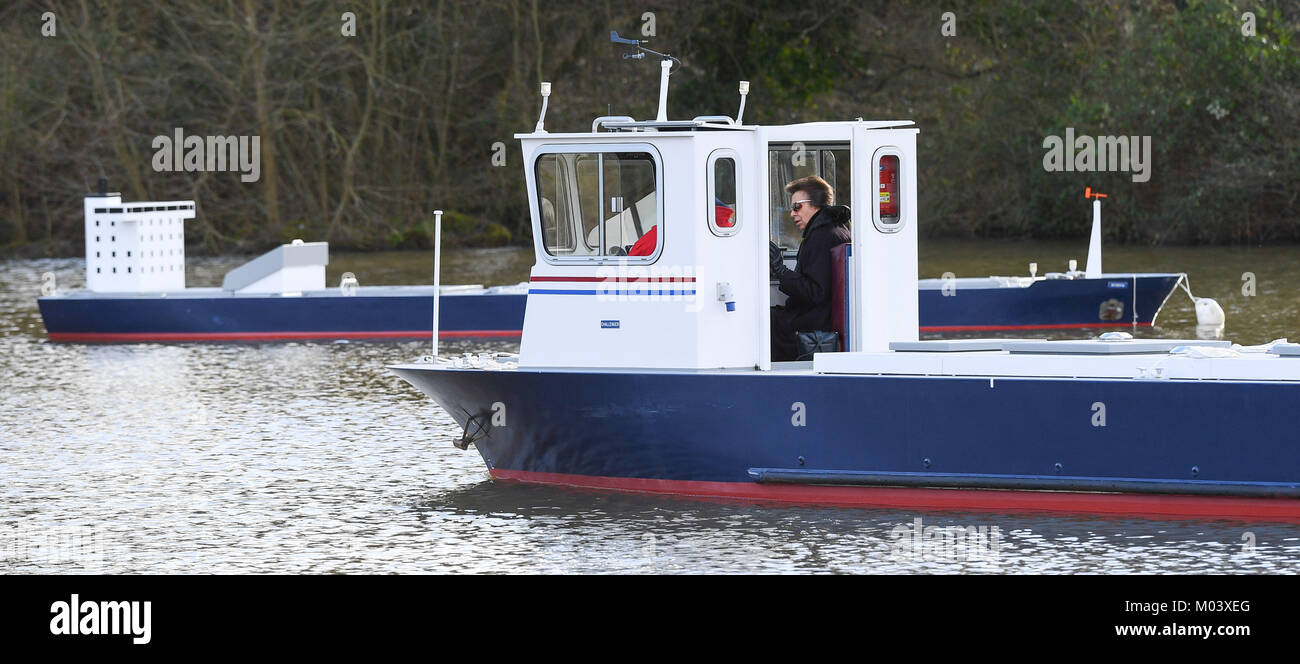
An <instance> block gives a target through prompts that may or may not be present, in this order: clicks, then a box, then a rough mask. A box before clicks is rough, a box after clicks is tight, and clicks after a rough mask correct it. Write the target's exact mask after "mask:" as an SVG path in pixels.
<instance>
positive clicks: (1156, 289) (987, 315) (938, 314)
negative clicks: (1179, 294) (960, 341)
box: [918, 274, 1181, 332]
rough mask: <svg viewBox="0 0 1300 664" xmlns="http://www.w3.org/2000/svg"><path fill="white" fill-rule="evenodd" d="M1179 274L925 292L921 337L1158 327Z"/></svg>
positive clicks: (921, 295)
mask: <svg viewBox="0 0 1300 664" xmlns="http://www.w3.org/2000/svg"><path fill="white" fill-rule="evenodd" d="M1180 278H1181V275H1178V274H1147V275H1128V276H1125V275H1114V276H1111V277H1103V278H1099V279H1045V280H1040V281H1036V282H1034V283H1033V285H1031V286H1029V287H1027V288H981V289H975V290H966V289H962V288H960V287H958V288H955V289H948V290H947V291H946V292H947V293H949V294H948V295H945V294H944V293H945V291H944V290H943V289H922V290H920V291H919V301H918V306H919V311H918V313H919V315H920V319H921V331H922V332H956V331H966V330H1030V329H1052V328H1084V327H1131V326H1135V325H1136V326H1138V327H1147V326H1150V325H1153V324H1154V323H1155V320H1156V315H1157V314H1158V313H1159V312H1160V308H1161V307H1163V306H1164V303H1165V300H1167V299H1168V298H1169V296H1170V295H1171V294H1172V293H1173V292H1174V289H1175V288H1177V287H1178V280H1179V279H1180Z"/></svg>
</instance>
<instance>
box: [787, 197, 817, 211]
mask: <svg viewBox="0 0 1300 664" xmlns="http://www.w3.org/2000/svg"><path fill="white" fill-rule="evenodd" d="M811 202H812V199H811V198H805V199H803V200H802V201H795V202H794V203H793V204H792V205H790V209H791V210H794V211H795V212H798V211H799V208H801V207H803V204H804V203H811Z"/></svg>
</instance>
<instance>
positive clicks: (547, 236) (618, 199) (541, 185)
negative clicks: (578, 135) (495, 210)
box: [534, 149, 662, 262]
mask: <svg viewBox="0 0 1300 664" xmlns="http://www.w3.org/2000/svg"><path fill="white" fill-rule="evenodd" d="M534 170H535V177H536V186H537V197H538V201H537V205H538V211H539V213H540V226H541V238H542V247H543V249H545V250H546V254H547V255H549V256H552V257H555V258H557V259H569V258H572V259H582V260H584V261H597V262H605V261H609V262H613V261H612V260H610V259H615V258H617V259H618V260H621V261H628V260H632V261H636V259H637V258H638V257H641V258H643V260H642V261H640V262H652V261H653V260H654V259H655V258H656V257H657V256H658V254H659V248H660V246H661V244H662V238H661V236H660V234H659V233H658V231H657V228H658V226H659V222H660V214H661V212H660V207H661V205H662V203H661V201H660V195H661V192H660V187H659V170H658V164H657V163H656V161H655V158H654V156H653V155H652V154H651V153H650V152H641V151H628V152H593V151H583V150H581V149H557V150H556V151H555V152H547V153H544V154H542V155H540V156H539V157H538V158H537V161H536V163H535V169H534Z"/></svg>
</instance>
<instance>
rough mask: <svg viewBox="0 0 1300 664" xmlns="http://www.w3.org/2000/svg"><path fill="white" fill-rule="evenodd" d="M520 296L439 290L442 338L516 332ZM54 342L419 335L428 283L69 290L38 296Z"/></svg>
mask: <svg viewBox="0 0 1300 664" xmlns="http://www.w3.org/2000/svg"><path fill="white" fill-rule="evenodd" d="M526 300H527V295H524V294H523V293H486V294H484V293H466V294H444V295H443V296H442V297H441V301H440V304H439V307H440V313H439V318H440V321H441V325H440V327H441V328H442V329H441V336H449V337H454V336H462V337H468V336H482V337H491V336H514V337H517V336H519V332H520V327H521V326H522V323H523V319H524V304H525V302H526ZM39 306H40V309H41V316H42V317H43V318H44V319H45V328H46V330H47V331H48V332H49V335H50V339H51V340H54V341H110V342H111V341H218V340H240V339H249V340H275V339H304V338H418V337H428V336H429V335H430V330H432V329H433V288H432V287H427V286H409V287H406V286H393V287H374V288H362V289H359V290H358V292H357V294H356V295H352V296H343V295H341V294H339V293H338V292H337V291H313V292H308V293H304V294H303V295H302V296H300V297H281V296H278V295H272V296H266V295H230V294H223V293H221V291H219V290H215V289H212V290H199V289H191V290H189V291H186V292H185V293H183V294H169V297H159V296H157V295H152V296H137V295H117V296H115V295H111V294H91V293H75V294H71V295H63V296H54V297H42V298H40V299H39Z"/></svg>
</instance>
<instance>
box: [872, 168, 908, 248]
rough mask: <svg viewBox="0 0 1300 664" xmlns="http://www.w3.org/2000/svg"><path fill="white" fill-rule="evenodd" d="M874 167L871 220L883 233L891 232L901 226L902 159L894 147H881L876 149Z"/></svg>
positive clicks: (902, 209)
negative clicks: (874, 198)
mask: <svg viewBox="0 0 1300 664" xmlns="http://www.w3.org/2000/svg"><path fill="white" fill-rule="evenodd" d="M874 161H875V168H874V169H873V172H872V185H873V189H875V190H876V201H875V205H874V206H873V207H872V214H871V217H872V219H871V220H872V222H873V223H874V224H875V226H876V229H877V230H879V231H881V232H884V233H893V232H896V231H898V230H899V229H901V228H902V227H903V220H904V219H905V217H904V214H905V213H906V212H907V211H906V210H905V209H904V205H903V196H902V194H903V181H904V173H903V166H904V164H903V160H902V155H901V153H900V152H899V151H898V150H897V149H895V148H881V149H880V150H877V151H876V155H875V160H874Z"/></svg>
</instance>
